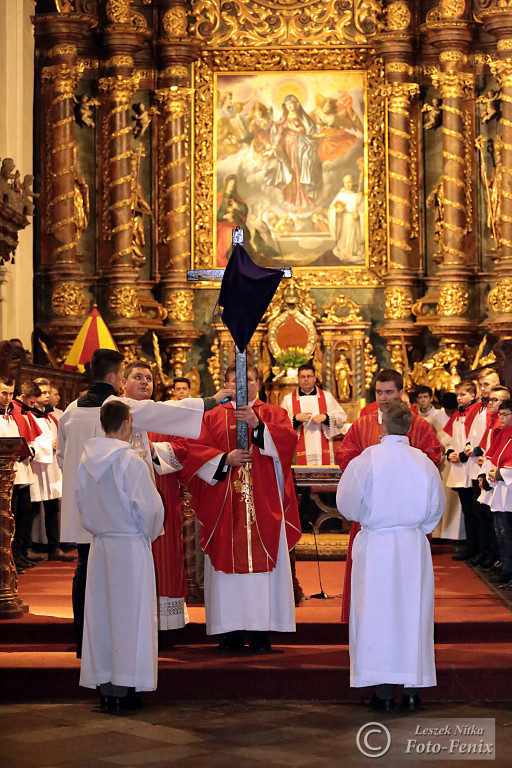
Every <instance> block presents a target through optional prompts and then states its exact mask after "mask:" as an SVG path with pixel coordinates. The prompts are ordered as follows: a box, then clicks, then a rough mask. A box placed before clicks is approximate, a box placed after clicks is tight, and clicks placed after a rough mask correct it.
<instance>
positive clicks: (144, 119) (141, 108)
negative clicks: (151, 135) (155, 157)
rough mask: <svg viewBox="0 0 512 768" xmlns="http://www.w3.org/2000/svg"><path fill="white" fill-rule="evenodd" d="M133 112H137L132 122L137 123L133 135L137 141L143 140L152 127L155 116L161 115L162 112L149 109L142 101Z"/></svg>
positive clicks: (134, 107)
mask: <svg viewBox="0 0 512 768" xmlns="http://www.w3.org/2000/svg"><path fill="white" fill-rule="evenodd" d="M132 110H133V111H134V112H135V115H133V116H132V120H134V121H135V125H134V126H133V135H134V137H135V138H136V139H141V138H142V137H143V136H144V134H145V133H146V131H147V129H148V128H149V126H150V125H151V121H152V119H153V117H154V115H159V114H160V112H159V111H158V109H157V108H156V107H150V108H149V109H148V108H147V107H146V105H145V104H143V103H142V101H141V102H140V103H139V104H134V105H133V106H132Z"/></svg>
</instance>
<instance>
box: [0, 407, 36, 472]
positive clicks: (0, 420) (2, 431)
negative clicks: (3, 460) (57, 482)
mask: <svg viewBox="0 0 512 768" xmlns="http://www.w3.org/2000/svg"><path fill="white" fill-rule="evenodd" d="M19 436H20V431H19V429H18V425H17V424H16V422H15V421H14V419H13V417H12V416H11V415H10V414H5V415H2V416H0V437H19ZM30 446H32V443H29V447H30ZM31 465H32V461H31V460H30V458H27V459H24V460H23V461H15V462H14V463H13V465H12V468H13V470H14V472H15V473H16V475H15V478H14V485H32V483H33V482H34V473H33V472H32V466H31Z"/></svg>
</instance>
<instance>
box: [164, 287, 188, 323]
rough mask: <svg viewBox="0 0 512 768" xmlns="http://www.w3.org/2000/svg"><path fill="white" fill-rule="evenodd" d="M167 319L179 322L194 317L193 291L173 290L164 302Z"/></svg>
mask: <svg viewBox="0 0 512 768" xmlns="http://www.w3.org/2000/svg"><path fill="white" fill-rule="evenodd" d="M165 309H166V310H167V316H168V318H169V320H177V321H178V322H180V323H187V322H192V320H193V319H194V291H173V292H172V293H171V294H170V296H169V298H168V299H167V301H166V302H165Z"/></svg>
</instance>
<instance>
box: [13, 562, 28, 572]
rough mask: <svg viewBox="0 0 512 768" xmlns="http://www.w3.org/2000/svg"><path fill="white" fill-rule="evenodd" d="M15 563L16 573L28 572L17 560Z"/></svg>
mask: <svg viewBox="0 0 512 768" xmlns="http://www.w3.org/2000/svg"><path fill="white" fill-rule="evenodd" d="M14 565H15V566H16V573H17V574H18V575H19V574H22V573H26V571H25V568H24V567H23V566H22V564H21V563H19V562H18V561H17V560H15V561H14Z"/></svg>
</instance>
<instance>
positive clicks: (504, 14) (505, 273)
mask: <svg viewBox="0 0 512 768" xmlns="http://www.w3.org/2000/svg"><path fill="white" fill-rule="evenodd" d="M482 21H483V23H484V26H485V28H486V30H487V31H488V32H491V33H492V34H493V35H494V36H495V37H496V38H497V40H498V43H497V48H498V60H497V61H496V62H495V63H493V64H492V65H491V69H492V72H493V75H494V76H495V78H496V79H497V81H498V82H499V84H500V88H501V119H500V126H501V140H502V167H501V170H502V183H501V236H500V244H499V251H500V257H499V259H498V262H497V264H496V268H495V275H496V285H495V287H494V288H493V289H492V290H491V291H490V292H489V296H488V303H489V307H490V309H491V310H492V312H493V313H494V314H495V317H493V318H490V320H489V328H490V329H491V331H492V332H493V333H495V334H496V335H498V336H499V337H500V338H509V337H512V7H510V6H508V7H503V8H502V7H498V8H492V9H488V10H486V11H485V12H482Z"/></svg>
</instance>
